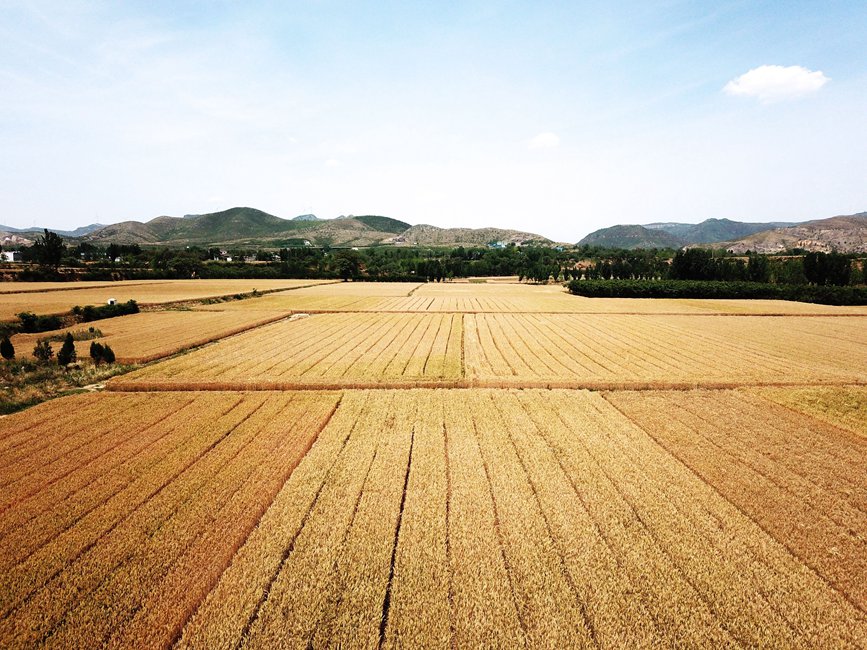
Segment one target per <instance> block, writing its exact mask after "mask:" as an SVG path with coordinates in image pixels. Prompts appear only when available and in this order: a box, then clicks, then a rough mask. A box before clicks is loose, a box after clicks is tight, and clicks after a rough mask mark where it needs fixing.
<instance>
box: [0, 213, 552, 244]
mask: <svg viewBox="0 0 867 650" xmlns="http://www.w3.org/2000/svg"><path fill="white" fill-rule="evenodd" d="M51 230H53V231H54V232H56V233H58V234H59V235H61V236H63V237H64V238H67V239H71V240H74V241H81V242H90V243H94V244H97V243H98V244H107V243H118V244H139V245H143V246H144V245H153V246H189V245H198V246H251V247H252V246H265V247H280V246H293V245H294V246H303V245H311V246H322V245H328V246H371V245H374V244H395V245H401V244H406V245H420V246H437V245H449V246H458V245H465V246H478V245H485V244H490V243H492V242H505V243H508V242H516V243H523V242H530V241H532V242H538V243H541V244H550V243H552V242H551V241H550V240H549V239H546V238H545V237H542V236H541V235H536V234H533V233H526V232H520V231H517V230H508V229H502V228H477V229H474V228H437V227H436V226H429V225H417V226H413V225H411V224H409V223H406V222H405V221H400V220H398V219H393V218H391V217H383V216H377V215H363V216H342V217H337V218H336V219H320V218H319V217H317V216H315V215H312V214H304V215H300V216H297V217H295V218H293V219H281V218H280V217H276V216H274V215H272V214H268V213H267V212H262V211H261V210H257V209H255V208H244V207H239V208H231V209H229V210H223V211H221V212H213V213H210V214H187V215H184V216H183V217H169V216H161V217H156V218H155V219H151V220H150V221H146V222H141V221H123V222H121V223H115V224H111V225H99V224H94V225H93V226H87V227H85V228H79V229H77V230H74V231H61V230H54V229H51ZM2 232H6V233H14V234H16V235H19V236H20V237H26V238H29V239H30V240H32V239H34V238H35V237H36V236H37V235H39V234H41V232H42V230H41V229H27V230H19V229H13V228H5V227H3V226H0V233H2ZM15 243H18V242H17V241H16V242H15ZM24 243H26V242H24Z"/></svg>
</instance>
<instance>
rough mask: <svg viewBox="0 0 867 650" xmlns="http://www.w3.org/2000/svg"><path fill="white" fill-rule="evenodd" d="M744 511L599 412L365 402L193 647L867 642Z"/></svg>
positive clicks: (440, 396) (516, 397) (254, 548)
mask: <svg viewBox="0 0 867 650" xmlns="http://www.w3.org/2000/svg"><path fill="white" fill-rule="evenodd" d="M638 396H639V397H640V396H641V395H638ZM652 406H653V408H656V405H652ZM344 409H345V410H344ZM374 414H376V415H374ZM792 462H793V463H794V462H796V461H792ZM828 462H833V461H832V460H831V459H829V461H828ZM801 471H806V469H805V468H801ZM856 474H857V469H856V468H853V467H851V466H846V467H843V468H841V469H840V470H839V473H838V476H837V477H836V478H835V479H833V480H838V481H840V482H841V485H842V486H846V485H850V484H851V483H852V481H854V480H857V477H856ZM839 503H843V501H842V500H841V501H839ZM749 515H750V513H745V512H744V511H742V510H741V509H739V508H738V507H736V506H735V505H733V503H732V502H730V501H729V500H727V499H725V498H722V497H721V496H720V495H719V493H717V492H716V491H715V490H714V489H713V487H711V486H709V485H708V484H706V483H705V482H703V481H702V480H700V479H699V478H698V477H697V476H696V474H694V473H693V472H692V471H691V470H690V469H689V468H688V467H686V466H685V465H683V464H682V463H681V462H680V461H679V460H678V459H677V458H675V457H674V456H672V455H671V454H669V453H668V452H667V451H665V449H663V448H662V447H661V446H660V445H658V444H657V443H656V442H655V441H654V439H653V438H651V437H650V436H648V435H647V434H646V433H645V432H644V431H643V430H642V429H640V428H639V427H637V426H636V425H634V424H632V423H631V422H630V420H628V419H627V418H625V417H624V416H623V415H622V414H621V413H620V412H619V411H618V410H617V409H615V408H614V407H613V406H612V405H611V404H609V403H608V402H606V401H605V399H603V398H602V397H601V396H599V395H593V394H589V393H584V392H575V391H517V392H510V391H488V390H473V391H441V390H440V391H427V390H409V391H397V392H391V391H367V392H364V391H357V392H356V391H352V392H348V393H346V394H345V395H344V398H343V401H342V403H341V407H340V409H339V410H338V412H337V413H336V414H335V416H334V418H333V419H332V420H331V423H330V424H329V426H328V427H326V428H325V430H324V431H323V432H322V434H321V436H320V439H319V443H318V444H317V445H315V446H314V447H313V449H312V450H311V452H310V454H308V456H307V458H306V459H305V461H304V462H302V464H301V465H300V466H299V468H298V470H297V471H296V472H295V474H293V476H292V477H291V478H290V479H289V481H287V483H286V485H285V486H284V488H283V490H282V491H281V492H280V493H278V494H277V496H276V498H275V500H274V503H273V505H272V507H271V508H270V509H269V510H268V511H267V512H266V513H265V515H264V516H263V518H262V520H261V522H260V524H259V526H258V527H257V528H256V530H255V531H254V532H253V533H252V534H251V535H250V537H249V538H248V540H247V543H246V544H245V545H244V546H243V547H241V549H239V551H238V554H237V555H236V557H235V559H234V561H233V562H232V564H231V565H230V566H229V567H228V569H227V570H226V571H225V573H224V574H223V575H222V578H221V579H220V581H219V582H218V584H217V586H216V587H215V588H214V590H213V591H212V592H211V593H210V594H209V595H208V597H207V598H206V599H205V601H204V602H203V603H202V606H201V607H200V608H199V609H198V610H197V611H196V612H195V614H194V615H193V616H192V618H191V619H190V621H189V623H188V624H187V625H186V627H185V629H184V631H183V634H182V637H181V641H180V644H181V646H182V647H189V648H223V647H225V648H229V647H238V646H239V645H240V646H243V647H273V646H275V645H283V646H285V645H290V646H298V647H309V646H313V647H318V646H320V645H326V644H333V645H352V646H354V647H377V646H383V647H443V648H445V647H450V646H451V647H477V646H479V645H485V644H489V645H491V646H498V647H506V646H507V647H515V646H521V645H525V644H526V645H528V646H531V647H592V646H598V647H624V646H628V647H659V646H661V645H677V644H682V645H688V646H691V647H711V646H714V647H719V646H724V645H755V646H761V645H765V646H789V647H798V646H804V645H818V646H824V647H829V646H840V645H847V644H852V645H861V644H863V643H864V642H865V640H867V636H865V635H867V618H865V615H864V612H863V610H861V609H860V608H859V607H858V606H857V605H856V604H855V603H853V602H852V601H851V599H849V598H847V596H846V594H845V592H843V591H842V590H841V589H840V587H839V585H829V583H828V582H826V581H824V580H823V578H822V577H820V576H819V575H817V574H816V573H815V572H814V571H813V570H811V568H809V559H805V558H804V557H802V556H800V555H793V554H792V553H791V552H790V551H789V550H788V548H787V541H788V540H785V539H781V540H778V539H777V537H776V536H775V533H776V532H777V531H773V530H772V531H768V530H766V529H765V528H764V527H763V526H761V525H760V524H759V523H757V522H756V521H754V520H753V518H752V517H751V516H749ZM813 515H814V516H815V517H818V516H819V513H815V512H814V513H813ZM820 521H821V520H820V519H816V520H815V521H814V522H813V523H815V524H818V523H819V522H820Z"/></svg>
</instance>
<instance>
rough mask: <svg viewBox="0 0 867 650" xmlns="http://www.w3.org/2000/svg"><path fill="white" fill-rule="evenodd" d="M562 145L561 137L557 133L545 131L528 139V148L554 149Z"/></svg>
mask: <svg viewBox="0 0 867 650" xmlns="http://www.w3.org/2000/svg"><path fill="white" fill-rule="evenodd" d="M559 146H560V138H559V136H558V135H557V134H556V133H551V132H550V131H545V132H544V133H540V134H539V135H537V136H536V137H534V138H530V140H528V141H527V148H528V149H554V148H555V147H559Z"/></svg>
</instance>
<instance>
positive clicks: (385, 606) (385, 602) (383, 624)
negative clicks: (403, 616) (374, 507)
mask: <svg viewBox="0 0 867 650" xmlns="http://www.w3.org/2000/svg"><path fill="white" fill-rule="evenodd" d="M414 448H415V425H413V427H412V433H411V434H410V437H409V454H407V458H406V472H405V473H404V475H403V492H402V493H401V495H400V510H399V511H398V513H397V523H396V524H395V525H394V542H393V543H392V545H391V563H390V564H389V569H388V582H387V583H386V585H385V596H384V597H383V599H382V614H381V615H380V618H379V646H378V647H379V648H380V649H381V648H382V647H383V646H384V645H385V634H386V631H387V630H388V615H389V613H390V611H391V589H392V585H393V584H394V565H395V563H396V562H397V545H398V544H399V543H400V526H401V524H402V523H403V511H404V507H405V506H406V491H407V488H408V487H409V473H410V470H411V468H412V452H413V449H414Z"/></svg>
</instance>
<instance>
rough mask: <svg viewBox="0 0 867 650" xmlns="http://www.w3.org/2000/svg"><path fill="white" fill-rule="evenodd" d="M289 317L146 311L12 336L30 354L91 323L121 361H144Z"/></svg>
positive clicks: (82, 353)
mask: <svg viewBox="0 0 867 650" xmlns="http://www.w3.org/2000/svg"><path fill="white" fill-rule="evenodd" d="M285 317H286V315H285V314H283V313H280V312H277V313H274V312H258V311H252V310H247V311H245V312H199V311H153V312H142V313H139V314H132V315H129V316H121V317H118V318H107V319H105V320H100V321H97V322H94V323H88V324H81V325H75V326H73V327H69V328H66V329H65V330H58V331H55V332H42V333H40V334H18V335H16V336H14V337H12V343H13V345H14V346H15V348H16V349H17V350H19V351H20V352H19V355H22V356H23V355H25V354H28V353H30V351H31V350H32V349H33V346H34V345H36V341H37V340H38V339H40V338H43V337H46V336H55V337H59V336H62V335H64V334H65V333H66V332H78V331H82V330H84V331H87V329H88V327H89V326H93V327H95V328H98V329H99V331H100V332H102V334H103V336H101V337H99V338H97V339H94V340H95V341H97V342H99V343H102V344H108V345H110V346H111V348H112V350H114V353H115V355H116V356H117V360H118V361H120V362H124V363H143V362H146V361H152V360H154V359H159V358H162V357H165V356H168V355H170V354H174V353H175V352H179V351H181V350H186V349H187V348H191V347H195V346H197V345H203V344H205V343H208V342H210V341H214V340H217V339H220V338H223V337H226V336H230V335H232V334H237V333H239V332H243V331H245V330H248V329H250V328H253V327H256V326H258V325H264V324H267V323H270V322H273V321H275V320H278V319H282V318H285ZM60 345H61V344H60V343H54V347H55V349H57V348H59V346H60ZM89 346H90V341H87V340H85V341H79V342H77V343H76V347H77V349H78V356H79V358H82V359H86V358H87V355H88V350H89Z"/></svg>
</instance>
